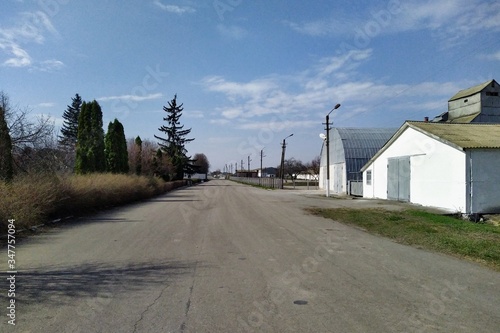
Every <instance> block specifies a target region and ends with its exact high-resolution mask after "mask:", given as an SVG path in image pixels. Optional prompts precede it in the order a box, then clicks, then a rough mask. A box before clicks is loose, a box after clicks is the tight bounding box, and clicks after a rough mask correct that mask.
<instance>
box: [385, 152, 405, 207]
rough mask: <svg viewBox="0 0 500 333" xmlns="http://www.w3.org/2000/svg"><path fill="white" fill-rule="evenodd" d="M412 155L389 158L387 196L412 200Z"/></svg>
mask: <svg viewBox="0 0 500 333" xmlns="http://www.w3.org/2000/svg"><path fill="white" fill-rule="evenodd" d="M410 179H411V178H410V157H409V156H406V157H396V158H389V159H388V163H387V198H388V199H390V200H398V201H410Z"/></svg>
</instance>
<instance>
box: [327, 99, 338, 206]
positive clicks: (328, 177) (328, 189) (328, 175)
mask: <svg viewBox="0 0 500 333" xmlns="http://www.w3.org/2000/svg"><path fill="white" fill-rule="evenodd" d="M339 107H340V104H337V105H335V107H334V108H333V109H331V110H330V112H328V114H327V115H326V123H325V125H326V128H325V129H326V196H327V197H329V196H330V125H332V123H330V113H332V111H333V110H337V109H338V108H339Z"/></svg>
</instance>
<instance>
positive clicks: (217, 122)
mask: <svg viewBox="0 0 500 333" xmlns="http://www.w3.org/2000/svg"><path fill="white" fill-rule="evenodd" d="M229 123H230V121H229V120H227V119H210V124H214V125H227V124H229Z"/></svg>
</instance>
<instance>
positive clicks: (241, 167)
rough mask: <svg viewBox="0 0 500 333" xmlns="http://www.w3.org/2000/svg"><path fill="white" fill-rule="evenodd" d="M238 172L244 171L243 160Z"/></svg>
mask: <svg viewBox="0 0 500 333" xmlns="http://www.w3.org/2000/svg"><path fill="white" fill-rule="evenodd" d="M240 170H241V171H243V170H245V169H243V160H241V164H240Z"/></svg>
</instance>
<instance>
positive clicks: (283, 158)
mask: <svg viewBox="0 0 500 333" xmlns="http://www.w3.org/2000/svg"><path fill="white" fill-rule="evenodd" d="M291 136H293V133H292V134H290V135H289V136H287V137H286V138H284V139H283V143H282V144H281V148H282V150H281V172H280V174H281V189H283V183H284V182H285V148H286V142H285V140H286V139H288V138H289V137H291Z"/></svg>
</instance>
